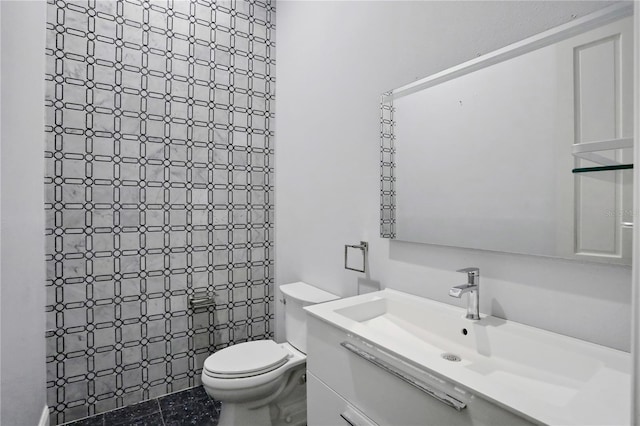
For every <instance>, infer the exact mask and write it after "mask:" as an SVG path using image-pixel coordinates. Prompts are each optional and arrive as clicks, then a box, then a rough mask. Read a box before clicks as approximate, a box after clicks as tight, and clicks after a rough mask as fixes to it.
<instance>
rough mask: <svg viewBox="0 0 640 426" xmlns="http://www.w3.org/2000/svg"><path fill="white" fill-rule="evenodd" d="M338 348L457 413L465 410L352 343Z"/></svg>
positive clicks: (438, 391) (452, 399)
mask: <svg viewBox="0 0 640 426" xmlns="http://www.w3.org/2000/svg"><path fill="white" fill-rule="evenodd" d="M340 346H342V347H343V348H345V349H347V350H349V351H350V352H353V353H354V354H356V355H358V356H359V357H360V358H362V359H365V360H367V361H369V362H370V363H371V364H373V365H375V366H376V367H379V368H381V369H383V370H384V371H386V372H388V373H390V374H393V375H394V376H396V377H397V378H399V379H400V380H403V381H405V382H407V383H408V384H410V385H411V386H413V387H415V388H417V389H419V390H421V391H422V392H424V393H426V394H427V395H429V396H431V397H433V398H435V399H437V400H438V401H440V402H442V403H444V404H446V405H448V406H450V407H452V408H455V409H456V410H458V411H461V410H463V409H465V408H466V407H467V404H466V403H464V402H462V401H460V400H459V399H457V398H455V397H453V396H451V395H449V394H448V393H446V392H443V391H440V390H438V389H434V388H432V387H430V386H429V385H428V384H427V383H424V382H423V381H421V380H419V379H417V378H416V377H413V376H411V375H409V374H407V373H405V372H403V371H400V370H399V369H397V368H396V367H394V366H393V365H391V364H389V363H388V362H386V361H384V360H382V359H380V358H379V357H377V356H375V355H373V354H371V353H369V352H367V351H365V350H363V349H360V348H359V347H357V346H355V345H354V344H352V343H349V342H342V343H340Z"/></svg>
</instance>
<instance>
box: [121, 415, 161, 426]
mask: <svg viewBox="0 0 640 426" xmlns="http://www.w3.org/2000/svg"><path fill="white" fill-rule="evenodd" d="M164 424H165V423H164V421H163V419H162V414H160V413H159V412H158V413H153V414H151V415H149V416H145V417H139V418H137V419H135V420H132V421H130V422H128V423H121V424H120V425H119V426H164Z"/></svg>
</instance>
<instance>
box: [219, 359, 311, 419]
mask: <svg viewBox="0 0 640 426" xmlns="http://www.w3.org/2000/svg"><path fill="white" fill-rule="evenodd" d="M305 372H306V371H305V366H304V365H302V366H300V367H298V368H296V369H295V370H294V371H292V372H291V374H290V376H289V380H288V384H289V386H288V389H287V391H286V392H285V394H284V395H281V396H280V397H276V399H275V400H273V401H271V402H269V403H266V404H264V405H263V404H260V402H258V401H249V402H241V403H235V402H225V401H222V407H221V411H220V419H219V420H218V426H305V425H306V424H307V387H306V380H305Z"/></svg>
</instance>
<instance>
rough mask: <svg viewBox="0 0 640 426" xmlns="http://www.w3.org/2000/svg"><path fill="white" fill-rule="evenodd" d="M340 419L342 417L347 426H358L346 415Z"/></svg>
mask: <svg viewBox="0 0 640 426" xmlns="http://www.w3.org/2000/svg"><path fill="white" fill-rule="evenodd" d="M340 417H342V420H344V421H345V422H347V424H348V425H349V426H356V424H355V423H354V422H352V421H351V419H350V418H349V417H347V416H346V415H344V413H343V414H340Z"/></svg>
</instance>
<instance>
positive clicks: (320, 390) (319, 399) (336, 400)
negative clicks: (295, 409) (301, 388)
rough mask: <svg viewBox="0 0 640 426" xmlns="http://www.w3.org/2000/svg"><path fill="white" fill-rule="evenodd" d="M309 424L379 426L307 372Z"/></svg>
mask: <svg viewBox="0 0 640 426" xmlns="http://www.w3.org/2000/svg"><path fill="white" fill-rule="evenodd" d="M307 424H308V425H309V426H337V425H340V426H351V425H353V426H377V425H376V424H375V423H374V422H373V421H372V420H371V419H369V418H367V416H365V415H364V414H362V413H361V412H360V411H358V410H357V409H356V408H355V407H353V406H352V405H351V404H349V403H348V402H347V401H346V400H345V399H343V398H342V397H340V395H338V394H337V393H335V392H334V391H333V390H331V389H330V388H329V387H327V385H325V384H324V383H322V382H321V381H320V380H319V379H318V378H317V377H316V376H314V375H313V374H312V373H309V372H307Z"/></svg>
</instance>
